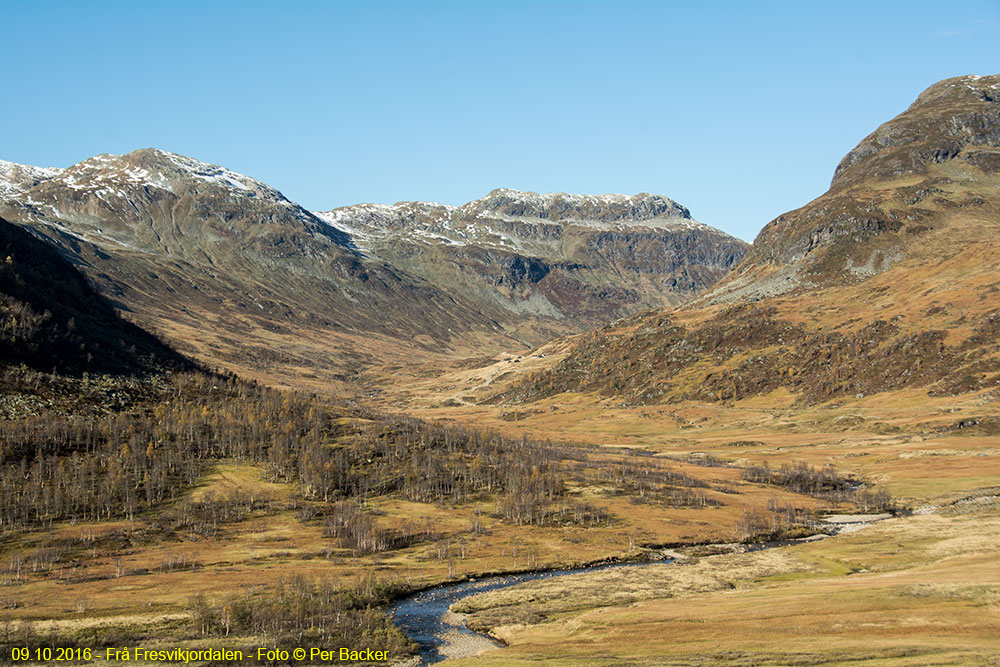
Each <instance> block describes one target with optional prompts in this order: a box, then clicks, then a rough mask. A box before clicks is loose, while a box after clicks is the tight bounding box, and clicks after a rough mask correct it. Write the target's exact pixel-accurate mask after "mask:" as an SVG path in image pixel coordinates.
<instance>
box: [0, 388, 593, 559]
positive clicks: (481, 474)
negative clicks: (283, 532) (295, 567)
mask: <svg viewBox="0 0 1000 667" xmlns="http://www.w3.org/2000/svg"><path fill="white" fill-rule="evenodd" d="M0 442H2V445H0V461H2V466H0V521H2V522H3V523H2V526H3V527H4V528H8V529H9V528H12V527H16V526H24V525H29V524H37V523H40V522H45V521H53V520H61V519H81V520H102V519H111V518H116V517H133V516H134V515H135V514H136V513H137V512H139V511H141V510H143V509H145V508H148V507H152V506H155V505H157V504H159V503H162V502H163V501H165V500H167V499H169V498H171V497H173V496H176V495H177V493H178V492H179V491H180V490H182V489H184V488H187V487H189V486H190V485H192V484H193V483H195V481H196V480H197V479H198V478H199V477H200V476H201V475H203V474H204V472H205V467H206V465H207V464H208V463H210V462H211V461H214V460H218V459H222V458H225V459H235V460H242V461H247V462H253V463H258V464H262V465H264V466H265V467H266V469H267V470H268V471H269V474H270V476H271V477H272V479H274V480H276V481H285V482H290V483H294V484H297V485H298V486H299V488H300V489H301V494H302V496H303V497H304V498H305V499H308V500H312V501H326V502H332V501H337V500H342V499H344V498H355V499H360V500H364V499H366V498H371V497H375V496H380V495H384V494H387V493H393V494H398V495H399V496H401V497H403V498H406V499H408V500H414V501H420V502H436V503H444V502H449V503H464V502H468V501H470V500H475V499H478V498H482V497H486V496H489V497H495V498H498V499H499V501H498V504H497V506H498V511H499V513H500V514H501V515H502V516H503V517H504V518H505V519H507V520H510V521H513V522H515V523H518V524H538V523H542V522H545V521H547V520H550V519H551V515H552V514H553V512H554V511H556V510H557V509H559V510H560V512H561V513H562V515H563V518H565V517H566V516H575V515H580V514H581V513H580V512H575V513H574V512H570V513H569V515H567V514H566V513H565V512H564V511H563V510H565V509H566V508H565V507H562V506H560V507H558V508H557V507H556V503H557V502H558V501H559V499H560V498H561V497H562V496H563V495H564V494H565V490H564V487H563V483H562V478H561V474H560V471H559V467H558V461H559V460H560V456H561V455H560V452H559V451H558V450H557V449H556V448H554V447H552V446H549V445H547V444H544V443H538V442H529V441H527V440H525V439H512V438H507V437H504V436H501V435H499V434H497V433H494V432H488V431H479V430H474V429H465V428H458V427H443V426H439V425H435V424H428V423H425V422H422V421H419V420H416V419H410V418H405V417H393V416H384V415H375V414H369V413H361V412H358V411H355V412H353V413H349V412H348V411H346V410H345V409H344V408H341V407H336V406H331V405H328V404H325V403H323V402H321V401H319V400H318V399H316V398H315V397H308V396H302V395H296V394H290V393H282V392H278V391H274V390H270V389H266V388H263V387H260V386H258V385H255V384H251V383H247V382H243V381H240V380H237V379H235V378H229V379H224V378H220V377H218V376H209V375H203V374H183V375H177V376H175V378H174V379H173V381H172V383H171V385H170V387H169V388H168V389H166V390H165V391H164V392H163V396H162V400H161V401H160V402H159V403H157V404H155V406H153V407H149V408H146V409H144V410H140V411H135V412H128V413H111V414H106V415H102V416H88V417H79V416H76V417H74V416H54V415H48V416H46V417H45V418H24V419H18V420H8V421H4V422H0ZM245 500H246V499H243V500H241V499H236V500H235V501H234V502H235V504H234V503H233V502H230V503H229V505H227V506H219V507H214V508H209V507H207V506H205V507H192V508H190V509H191V510H192V516H193V517H194V518H196V519H198V518H199V517H200V519H199V520H200V522H201V523H203V524H208V525H212V526H214V525H215V524H217V523H218V521H220V520H223V521H224V520H228V514H231V513H233V512H241V511H245V510H246V507H247V506H248V505H249V506H253V502H252V501H249V503H248V502H244V501H245ZM209 504H212V505H214V504H217V503H209ZM241 508H242V509H241ZM388 539H389V538H388V537H386V536H383V537H382V538H379V539H377V540H376V542H380V541H381V542H385V541H386V540H388ZM362 541H363V542H367V538H365V539H363V540H362ZM358 546H360V545H358ZM369 548H370V547H369V546H364V547H363V548H362V550H365V551H367V550H369Z"/></svg>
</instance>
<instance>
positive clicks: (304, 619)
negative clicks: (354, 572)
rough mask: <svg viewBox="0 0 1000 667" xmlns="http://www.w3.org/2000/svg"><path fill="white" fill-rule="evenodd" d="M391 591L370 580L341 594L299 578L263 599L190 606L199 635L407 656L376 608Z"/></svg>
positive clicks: (404, 643) (243, 597) (330, 585)
mask: <svg viewBox="0 0 1000 667" xmlns="http://www.w3.org/2000/svg"><path fill="white" fill-rule="evenodd" d="M395 592H396V591H395V588H394V586H393V585H392V584H382V583H380V582H378V581H377V580H375V579H373V578H367V579H364V580H362V581H360V582H359V583H358V584H357V585H355V586H354V587H353V588H346V589H345V588H341V587H339V586H338V585H337V584H336V583H335V582H332V581H311V580H309V579H306V578H303V577H298V576H297V577H293V578H291V579H290V580H282V581H279V583H278V585H277V586H275V587H273V588H269V589H268V591H267V595H254V594H253V593H250V592H246V593H243V594H237V595H234V596H232V597H229V598H228V599H225V600H223V601H221V603H219V604H211V603H209V602H208V601H207V600H206V599H205V598H204V597H202V596H198V597H195V598H193V599H192V600H191V601H190V603H189V605H188V607H189V610H190V611H191V619H192V625H193V628H194V630H195V632H196V633H197V634H199V635H202V636H218V635H225V636H229V635H230V634H233V635H239V636H248V635H254V636H257V637H260V638H261V639H262V641H263V642H264V643H265V644H267V645H275V646H303V645H308V644H309V643H314V644H316V645H323V646H325V645H329V646H343V647H348V648H352V649H361V648H370V647H378V649H379V650H386V651H389V654H390V655H401V654H404V653H406V652H408V651H409V649H410V643H409V641H408V640H407V639H406V637H405V636H404V635H403V634H402V632H401V631H400V630H399V629H398V628H396V626H394V625H393V624H392V622H391V621H390V620H389V618H388V617H387V616H386V615H385V614H384V613H383V612H381V611H379V610H378V609H376V608H375V607H376V606H377V605H381V604H385V603H387V602H388V601H389V600H391V599H392V597H393V595H394V593H395Z"/></svg>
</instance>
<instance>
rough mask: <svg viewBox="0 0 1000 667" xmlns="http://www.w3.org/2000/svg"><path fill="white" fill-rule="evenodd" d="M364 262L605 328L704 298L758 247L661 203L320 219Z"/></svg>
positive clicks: (508, 193)
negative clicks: (366, 256) (380, 262)
mask: <svg viewBox="0 0 1000 667" xmlns="http://www.w3.org/2000/svg"><path fill="white" fill-rule="evenodd" d="M318 215H319V216H320V217H321V218H323V219H324V220H326V221H327V222H329V223H330V225H331V226H333V227H335V228H337V229H339V230H341V231H343V232H344V233H345V234H347V235H348V236H350V238H351V239H352V242H354V243H355V244H356V245H357V246H358V247H359V248H361V249H362V250H363V251H364V252H366V253H370V254H371V255H373V256H376V257H380V258H383V259H385V260H386V261H388V262H390V263H392V264H393V265H394V266H400V267H405V268H406V269H407V270H408V271H411V272H413V273H416V274H418V275H420V276H421V277H423V278H425V279H427V280H428V281H429V282H431V283H432V284H435V285H437V286H439V287H441V288H442V289H445V290H449V291H457V292H458V293H461V294H467V295H469V297H470V298H472V299H473V300H474V301H477V302H489V303H492V304H495V305H496V306H498V307H500V308H502V309H504V310H507V311H509V312H511V313H517V314H521V315H538V316H546V317H551V318H555V319H564V320H569V321H572V322H578V323H580V324H584V325H587V324H589V325H596V324H598V323H600V322H602V321H608V320H610V319H613V318H615V317H620V316H623V315H626V314H629V313H631V312H634V311H636V310H638V309H642V308H649V307H654V306H663V305H669V304H676V303H679V302H681V301H683V300H684V299H686V298H689V297H690V296H692V295H693V294H695V293H697V292H699V291H701V290H704V289H705V288H706V287H708V286H709V285H711V284H712V283H714V282H716V281H717V280H718V279H719V278H720V277H721V276H722V275H724V274H725V273H726V272H727V271H728V270H729V269H730V268H731V267H732V266H733V265H734V264H735V263H736V262H737V261H738V260H739V259H740V258H741V257H742V255H743V253H744V252H745V248H746V244H744V243H743V242H742V241H740V240H739V239H735V238H733V237H731V236H729V235H727V234H724V233H722V232H720V231H718V230H716V229H713V228H711V227H708V226H707V225H703V224H701V223H698V222H696V221H695V220H693V219H692V218H691V214H690V213H689V212H688V210H687V209H686V208H684V207H683V206H681V205H679V204H677V203H676V202H674V201H671V200H670V199H667V198H665V197H660V196H658V195H651V194H639V195H635V196H625V195H598V196H593V195H567V194H562V193H559V194H544V195H543V194H537V193H534V192H520V191H517V190H510V189H500V190H494V191H492V192H490V193H489V194H488V195H487V196H485V197H483V198H482V199H477V200H475V201H472V202H469V203H468V204H465V205H463V206H459V207H451V206H443V205H440V204H434V203H429V202H402V203H399V204H394V205H391V206H388V205H372V204H364V205H359V206H348V207H344V208H340V209H335V210H332V211H327V212H325V213H319V214H318Z"/></svg>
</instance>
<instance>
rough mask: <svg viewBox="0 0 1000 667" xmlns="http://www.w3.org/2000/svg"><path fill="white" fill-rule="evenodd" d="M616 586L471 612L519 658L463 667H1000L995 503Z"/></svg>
mask: <svg viewBox="0 0 1000 667" xmlns="http://www.w3.org/2000/svg"><path fill="white" fill-rule="evenodd" d="M672 567H673V568H674V569H671V568H672ZM611 574H612V573H604V574H593V575H578V576H576V577H572V578H564V579H557V580H550V581H548V582H545V583H543V584H538V585H535V586H533V587H532V589H531V592H530V593H529V592H528V591H527V590H526V587H524V586H522V587H517V588H514V589H508V590H505V591H500V592H495V593H491V594H488V595H483V596H478V597H476V598H472V599H470V600H468V601H466V603H465V604H466V606H467V608H468V609H469V610H476V614H475V615H474V616H473V619H474V620H477V621H478V622H483V623H484V624H487V625H491V623H490V621H491V620H495V621H498V622H499V623H500V625H495V626H494V632H495V633H496V634H497V635H498V636H501V637H502V638H504V639H505V640H506V641H507V642H508V643H509V644H510V646H509V647H508V648H505V649H503V650H499V651H495V652H491V653H486V654H483V655H481V656H479V657H478V658H475V659H470V660H466V661H461V662H457V663H455V664H470V665H471V664H497V665H522V664H528V663H537V662H538V661H540V660H543V661H545V662H546V663H547V664H548V663H551V664H557V665H558V664H567V665H568V664H586V665H618V664H636V665H800V664H801V665H806V664H808V665H813V664H823V665H847V664H851V665H855V664H865V665H894V666H895V665H991V664H996V663H995V659H996V657H997V655H1000V633H998V631H997V630H998V629H1000V506H998V505H997V504H996V502H995V501H994V502H993V503H992V504H990V503H985V504H983V503H980V504H979V505H978V506H977V508H976V510H975V511H970V512H966V513H961V514H958V513H955V514H953V515H952V516H942V515H920V516H913V517H909V518H900V519H893V520H890V521H887V522H884V523H882V524H878V525H875V526H872V527H870V528H867V529H865V530H864V531H861V532H858V533H853V534H850V535H841V536H837V537H833V538H829V539H827V540H824V541H822V542H817V543H811V544H803V545H799V546H796V547H792V548H788V549H782V550H781V551H772V552H759V553H754V554H742V555H738V556H713V557H711V558H706V559H703V560H701V561H698V562H696V563H694V564H692V565H682V566H659V567H655V568H643V569H639V570H623V571H620V572H617V573H614V576H613V577H610V576H608V575H611ZM588 579H589V580H590V581H588ZM514 602H516V603H517V604H518V606H517V607H516V610H514V613H510V614H508V615H507V616H505V615H504V611H505V610H509V609H511V608H509V607H507V605H509V604H511V603H514ZM581 609H585V611H581ZM524 620H528V621H529V622H532V623H534V624H530V625H525V624H524ZM519 621H520V622H519ZM539 621H542V622H539ZM503 623H506V624H503ZM991 660H992V661H994V662H991Z"/></svg>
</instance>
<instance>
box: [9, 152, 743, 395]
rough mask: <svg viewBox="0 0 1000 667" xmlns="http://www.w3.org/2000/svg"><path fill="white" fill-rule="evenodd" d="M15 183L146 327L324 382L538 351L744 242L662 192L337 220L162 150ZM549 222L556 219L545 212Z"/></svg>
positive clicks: (34, 213) (213, 354) (187, 344)
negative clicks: (446, 353)
mask: <svg viewBox="0 0 1000 667" xmlns="http://www.w3.org/2000/svg"><path fill="white" fill-rule="evenodd" d="M0 181H2V183H3V185H2V188H0V214H3V215H5V216H7V218H8V219H10V220H11V221H13V222H16V223H18V224H21V225H23V226H25V227H27V228H29V229H30V230H32V232H33V233H35V234H37V235H39V236H40V237H43V238H44V239H46V240H47V241H49V242H51V243H53V244H55V245H56V246H57V247H59V248H60V249H61V251H62V252H63V254H64V255H65V256H66V257H68V258H69V259H70V260H71V261H73V262H74V263H76V264H78V265H79V266H80V267H81V268H83V269H84V271H86V272H87V273H88V275H89V276H90V277H91V279H92V280H93V281H94V282H95V284H96V285H97V286H98V287H99V288H100V289H101V291H102V292H103V293H105V294H107V295H109V296H110V297H111V298H113V299H114V300H115V301H116V303H117V305H118V306H119V307H120V308H123V309H126V310H129V311H131V312H132V313H133V316H134V317H135V319H136V320H137V321H138V322H139V323H140V324H142V325H143V326H145V327H147V328H149V329H151V330H153V331H157V332H158V333H161V334H162V335H164V336H165V337H166V338H167V339H168V340H170V341H171V342H173V343H174V344H175V345H176V346H178V347H179V349H181V350H182V351H184V352H186V353H188V354H191V355H193V356H196V357H198V358H201V359H203V360H205V361H208V362H210V363H214V364H221V365H224V366H227V367H229V368H230V369H232V370H236V371H239V372H245V373H250V374H254V373H256V372H263V373H265V374H269V375H268V379H270V380H272V381H275V380H276V379H278V380H279V381H280V380H282V379H285V380H288V381H291V380H292V379H293V378H301V377H302V376H312V377H314V378H315V380H316V383H317V385H318V386H323V385H324V384H325V383H326V382H328V381H330V380H331V379H333V380H336V379H344V380H346V379H349V378H352V377H354V376H355V375H356V373H357V372H358V371H359V370H360V369H361V368H363V367H368V366H370V365H371V364H373V363H377V362H379V361H380V360H385V359H397V360H398V359H399V358H401V357H404V356H406V354H407V353H409V354H425V355H426V354H435V353H437V352H440V351H442V350H452V351H455V350H458V351H459V353H460V354H461V353H463V352H469V353H471V352H475V351H480V350H482V349H483V346H484V345H485V346H487V348H488V349H497V348H498V347H499V346H501V345H505V346H510V345H516V346H523V345H524V344H525V343H526V342H532V341H534V342H538V341H541V340H543V339H545V338H546V337H549V336H551V335H554V334H563V333H567V332H573V331H579V330H581V329H583V328H584V327H585V326H589V325H593V324H595V323H599V322H603V321H607V320H609V319H611V318H613V317H616V316H621V315H624V314H627V313H630V312H634V311H635V310H637V309H639V308H642V307H648V306H650V305H654V304H659V303H672V302H674V301H676V300H678V299H679V298H680V295H681V294H689V293H692V292H693V291H695V290H697V289H702V288H705V287H707V286H708V285H709V284H711V283H712V282H714V281H715V280H717V279H718V277H719V276H720V275H721V274H722V273H723V272H724V271H725V270H726V269H727V268H728V267H729V266H730V265H731V264H733V263H734V261H735V260H736V259H738V258H739V257H740V256H741V254H742V251H743V244H742V242H740V241H738V240H735V239H731V238H730V237H727V236H725V235H723V234H721V233H719V232H715V231H714V230H710V229H709V228H705V227H704V226H701V225H698V224H696V223H694V222H693V221H690V220H689V217H690V216H689V215H688V214H687V212H686V210H684V209H682V208H681V207H679V206H677V205H676V204H674V203H673V202H670V201H669V200H665V199H662V198H653V197H651V196H650V197H647V198H646V199H645V200H642V201H640V200H635V199H630V198H617V199H615V198H611V199H608V198H605V199H604V200H603V203H601V202H600V201H599V200H598V199H596V198H591V200H587V201H584V199H583V198H581V199H579V200H578V201H577V202H576V204H575V206H571V205H569V204H568V203H566V202H568V201H569V199H570V198H563V199H564V200H565V201H562V203H561V204H559V206H561V208H557V209H553V210H551V211H550V210H548V209H546V210H539V211H534V212H532V211H527V210H525V211H522V213H523V214H525V215H529V214H530V215H534V216H536V218H537V221H536V218H531V220H532V222H521V221H520V219H515V218H514V217H511V216H515V215H518V212H517V211H515V210H513V209H514V208H516V207H517V206H518V205H519V204H518V203H517V198H516V197H515V198H513V200H512V201H500V200H499V199H498V198H497V197H496V196H494V198H493V200H492V201H491V202H487V200H481V201H480V202H478V203H476V202H474V203H473V204H476V205H477V206H478V207H479V209H481V210H486V208H487V207H489V206H492V207H493V209H495V210H496V212H495V213H492V214H491V216H492V217H491V222H492V223H494V224H495V227H496V228H495V229H491V230H490V231H489V232H488V233H487V232H486V231H485V228H482V227H480V228H479V229H480V231H483V233H485V234H487V236H488V238H487V239H486V240H483V241H478V240H477V241H475V242H474V243H468V244H466V245H459V244H460V243H462V242H461V241H458V240H457V238H461V237H457V238H450V237H446V235H444V234H439V235H438V236H437V237H435V236H433V233H432V232H431V231H430V230H432V229H435V228H437V227H442V228H444V227H446V226H447V224H446V223H448V221H450V220H451V217H450V214H449V215H445V216H444V217H440V218H439V217H435V215H432V214H428V215H424V214H421V217H420V220H419V222H417V223H409V222H408V221H407V220H406V219H405V216H401V215H399V214H397V212H398V211H400V210H406V209H408V208H413V209H421V207H422V206H423V205H416V204H415V205H397V206H396V207H384V208H385V209H387V210H390V211H392V212H393V215H392V216H389V217H390V218H393V220H398V222H392V221H390V222H386V221H384V220H382V218H379V217H378V216H375V218H378V219H377V220H374V221H370V220H368V217H371V216H368V217H366V214H364V212H365V211H366V210H368V209H370V208H373V207H359V208H358V209H357V210H356V211H351V212H348V211H345V210H344V209H340V210H339V211H336V212H333V213H330V214H324V215H323V219H321V218H320V217H318V216H317V215H315V214H313V213H311V212H309V211H306V210H305V209H303V208H302V207H301V206H299V205H297V204H295V203H294V202H291V201H289V200H288V199H286V198H285V197H284V196H283V195H282V194H281V193H279V192H277V191H276V190H274V189H272V188H270V187H268V186H266V185H265V184H263V183H261V182H259V181H256V180H254V179H252V178H249V177H247V176H244V175H242V174H238V173H235V172H233V171H230V170H228V169H225V168H223V167H219V166H215V165H210V164H206V163H202V162H199V161H197V160H193V159H191V158H187V157H183V156H180V155H175V154H173V153H167V152H164V151H160V150H155V149H144V150H139V151H135V152H133V153H129V154H127V155H122V156H115V155H100V156H97V157H94V158H91V159H89V160H85V161H83V162H81V163H79V164H76V165H73V166H72V167H69V168H67V169H51V168H50V169H40V168H35V167H26V166H22V165H14V164H12V163H0ZM488 199H489V198H488ZM508 199H510V198H508ZM504 206H506V207H507V208H504ZM470 207H471V208H469V210H468V212H467V214H468V215H470V216H471V215H473V214H474V210H473V209H474V208H475V207H472V205H470ZM512 207H513V208H512ZM588 207H589V208H588ZM643 207H645V208H643ZM374 208H378V207H374ZM464 208H466V207H463V209H464ZM393 216H394V217H393ZM505 216H506V217H505ZM549 216H551V217H553V218H555V219H556V221H554V222H551V221H543V220H541V218H542V217H549ZM560 216H561V217H560ZM587 216H590V218H598V219H601V217H602V216H603V217H604V218H606V219H607V221H608V223H611V222H612V221H615V222H614V224H607V225H606V226H607V227H608V228H607V229H602V230H594V233H592V234H589V235H588V234H580V233H578V232H575V231H573V230H575V229H576V228H577V227H579V228H580V229H588V228H587V227H586V222H587V220H590V218H588V217H587ZM383 217H384V216H383ZM570 218H572V222H571V221H570ZM563 219H565V223H564V222H560V221H561V220H563ZM500 222H502V224H500V225H499V226H497V224H496V223H500ZM632 222H638V223H640V224H642V227H641V228H637V229H635V230H633V229H632V228H631V227H630V226H629V225H630V224H631V223H632ZM449 224H450V223H449ZM600 224H605V223H603V222H602V223H600ZM407 225H409V226H407ZM658 226H659V227H664V226H665V227H667V228H669V230H661V229H657V227H658ZM397 228H399V229H400V231H399V232H398V233H397V232H395V231H393V230H395V229H397ZM455 228H456V230H458V231H459V232H464V233H468V231H467V230H471V229H473V225H471V224H469V223H468V222H463V223H462V224H461V225H457V226H456V227H455ZM534 228H537V229H534ZM514 229H517V230H520V231H519V232H518V233H519V236H516V235H515V233H514V231H512V230H514ZM668 232H669V233H668ZM533 235H534V236H537V237H539V239H542V238H543V237H546V236H548V237H556V236H566V237H567V239H570V240H566V241H564V242H563V244H564V245H565V246H571V247H572V248H577V247H578V246H579V247H586V248H587V250H585V251H574V252H575V254H573V253H569V252H564V255H565V256H563V255H560V254H559V253H560V252H561V251H560V250H559V249H558V248H556V247H554V246H553V244H552V243H549V242H547V241H546V242H542V241H539V244H541V245H545V243H548V246H547V247H549V249H548V250H547V251H546V253H545V256H544V258H539V257H536V256H535V254H542V252H541V249H540V246H539V252H538V253H535V254H531V252H525V251H521V250H519V249H518V248H517V247H516V246H517V245H518V242H519V241H518V240H517V239H520V238H522V237H524V238H528V237H531V236H533ZM601 235H605V236H603V237H601ZM598 237H601V238H598ZM661 237H662V238H661ZM650 239H652V240H650ZM663 239H666V240H665V241H664V240H663ZM716 244H717V245H718V246H719V248H715V247H714V246H715V245H716ZM640 247H644V248H646V250H644V251H643V252H646V253H647V254H649V253H652V254H656V255H659V254H662V253H669V254H670V256H669V257H666V258H661V259H660V260H659V262H658V264H655V268H654V270H652V271H651V270H649V269H647V268H643V269H642V270H641V271H639V270H634V269H626V268H625V267H626V265H627V263H628V262H629V261H632V262H633V263H635V262H636V261H637V260H636V259H630V258H626V257H620V256H617V257H614V258H613V259H611V260H609V259H607V257H609V256H611V255H614V254H615V253H617V254H618V255H622V254H623V253H631V252H633V251H634V250H636V249H638V248H640ZM609 249H610V250H609ZM533 251H534V249H532V252H533ZM688 256H690V260H689V259H688ZM639 259H642V258H639ZM656 268H663V269H664V271H669V275H664V276H660V275H658V272H657V271H656ZM671 284H673V285H675V286H676V289H673V290H672V293H671V294H668V295H666V296H663V294H662V293H663V292H664V290H665V289H668V288H669V287H670V285H671ZM407 351H409V352H407ZM317 372H318V373H319V375H316V373H317ZM275 374H277V375H275Z"/></svg>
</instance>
